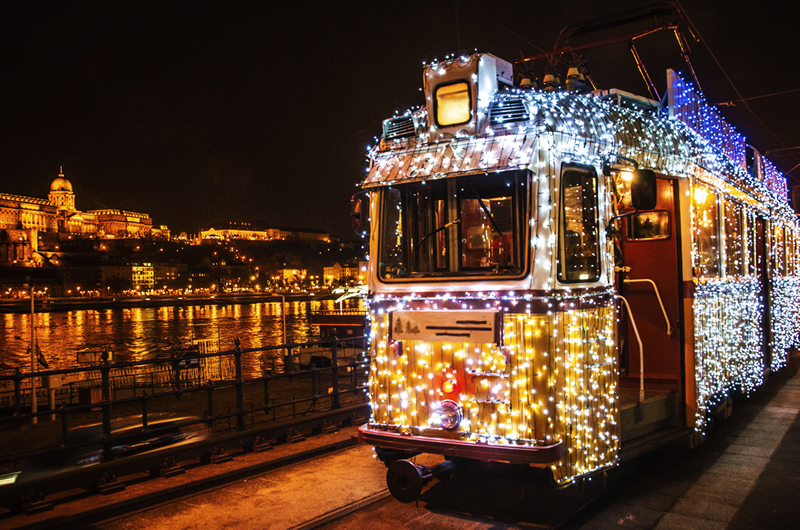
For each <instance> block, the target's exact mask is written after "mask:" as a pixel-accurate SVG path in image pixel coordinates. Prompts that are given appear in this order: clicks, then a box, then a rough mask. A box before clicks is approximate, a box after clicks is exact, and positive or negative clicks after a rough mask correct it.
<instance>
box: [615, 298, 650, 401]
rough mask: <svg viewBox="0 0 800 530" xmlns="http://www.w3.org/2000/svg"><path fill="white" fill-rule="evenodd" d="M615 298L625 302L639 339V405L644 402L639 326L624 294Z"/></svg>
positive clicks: (642, 357)
mask: <svg viewBox="0 0 800 530" xmlns="http://www.w3.org/2000/svg"><path fill="white" fill-rule="evenodd" d="M617 298H619V299H620V300H622V301H623V302H625V307H626V308H627V310H628V318H630V319H631V325H632V326H633V333H634V334H635V335H636V340H638V341H639V404H640V405H641V404H642V403H644V346H642V337H640V336H639V328H637V327H636V319H635V318H633V313H632V312H631V305H630V304H629V303H628V301H627V300H626V299H625V297H624V296H622V295H620V294H618V295H617Z"/></svg>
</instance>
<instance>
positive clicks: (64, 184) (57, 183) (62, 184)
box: [50, 173, 72, 191]
mask: <svg viewBox="0 0 800 530" xmlns="http://www.w3.org/2000/svg"><path fill="white" fill-rule="evenodd" d="M50 191H72V183H71V182H70V181H69V180H67V179H65V178H64V173H59V174H58V177H56V179H55V180H53V183H52V184H50Z"/></svg>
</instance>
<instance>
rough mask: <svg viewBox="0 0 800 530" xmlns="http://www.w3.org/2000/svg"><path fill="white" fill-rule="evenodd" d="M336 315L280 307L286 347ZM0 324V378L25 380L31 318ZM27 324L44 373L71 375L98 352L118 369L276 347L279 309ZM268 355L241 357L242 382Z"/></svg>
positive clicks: (83, 314)
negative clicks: (177, 355) (314, 319)
mask: <svg viewBox="0 0 800 530" xmlns="http://www.w3.org/2000/svg"><path fill="white" fill-rule="evenodd" d="M358 304H359V302H358V300H345V301H344V302H342V304H341V307H343V308H356V307H358ZM339 307H340V304H334V302H333V301H332V300H315V301H302V302H301V301H287V302H286V304H285V310H286V338H287V340H288V341H289V342H290V343H304V342H312V341H314V340H317V339H318V337H319V328H318V327H317V326H314V325H312V323H311V315H312V313H314V312H316V311H320V310H333V309H338V308H339ZM0 323H2V325H1V326H0V374H2V375H8V374H10V373H12V371H13V370H14V368H16V367H20V370H21V371H23V372H30V365H31V361H30V351H29V350H28V344H29V342H28V341H29V340H30V335H31V315H30V314H2V315H0ZM34 324H35V326H36V338H37V342H38V344H39V348H40V349H41V351H42V354H43V355H44V356H45V358H46V359H47V362H48V364H49V367H50V369H51V370H52V369H63V368H73V367H77V366H79V365H78V364H77V356H78V353H79V352H98V351H102V350H103V349H108V350H109V351H111V352H112V362H125V361H136V360H144V359H153V358H159V357H168V356H169V355H170V349H171V348H172V347H173V346H179V345H185V344H190V343H191V342H192V340H195V339H210V340H212V341H213V342H214V343H215V345H216V344H219V347H220V349H221V350H222V351H229V350H232V349H233V347H234V339H235V338H236V337H237V336H238V337H239V338H240V340H241V347H242V348H259V347H264V346H277V345H280V344H282V343H283V340H282V336H283V332H282V307H281V303H280V302H259V303H250V304H236V305H233V304H231V305H195V306H186V307H154V308H124V309H120V308H115V309H99V310H80V311H66V312H52V313H37V314H35V315H34ZM16 337H19V338H16ZM275 353H277V352H275ZM269 355H273V353H258V354H251V355H249V356H248V355H246V356H245V358H244V369H245V372H246V375H257V374H258V370H257V366H259V365H260V363H261V362H262V361H263V360H264V357H266V356H269ZM40 369H41V370H44V368H40ZM258 375H260V374H258Z"/></svg>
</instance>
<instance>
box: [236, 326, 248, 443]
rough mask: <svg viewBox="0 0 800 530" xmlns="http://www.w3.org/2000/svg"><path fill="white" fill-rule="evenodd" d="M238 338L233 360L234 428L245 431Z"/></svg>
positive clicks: (240, 355) (240, 353) (240, 352)
mask: <svg viewBox="0 0 800 530" xmlns="http://www.w3.org/2000/svg"><path fill="white" fill-rule="evenodd" d="M239 344H240V343H239V337H236V339H235V340H234V349H233V358H234V362H235V365H236V428H237V429H239V430H240V431H243V430H245V429H246V427H245V425H244V381H243V378H242V348H241V347H240V346H239Z"/></svg>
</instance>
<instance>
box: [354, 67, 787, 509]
mask: <svg viewBox="0 0 800 530" xmlns="http://www.w3.org/2000/svg"><path fill="white" fill-rule="evenodd" d="M423 81H424V95H425V104H424V105H422V106H421V107H420V108H418V109H415V110H412V111H409V112H407V113H406V114H404V115H399V116H395V117H393V118H390V119H387V120H385V121H384V123H383V135H382V138H381V139H380V142H379V144H378V145H376V146H375V147H374V148H373V149H371V151H370V152H369V160H370V167H369V170H368V173H367V175H366V178H365V180H364V181H363V183H362V188H363V189H362V191H361V192H360V193H359V194H357V195H356V196H355V197H354V212H355V214H354V215H355V216H356V217H360V219H361V220H362V221H361V222H362V224H361V228H362V229H363V230H364V233H365V234H366V233H368V234H369V235H368V238H369V264H370V267H369V293H370V294H369V297H368V305H369V315H370V318H371V332H370V338H371V347H370V348H371V362H370V373H369V392H370V399H371V407H372V414H371V417H370V419H369V421H368V423H367V424H365V425H364V426H362V427H361V429H360V431H359V437H360V440H361V441H362V442H363V443H366V444H370V445H373V446H374V447H375V448H376V452H377V454H378V456H379V457H380V458H381V460H383V461H384V463H385V464H386V465H387V467H388V468H389V471H388V473H387V480H388V483H389V487H390V490H391V491H392V493H393V494H394V495H395V497H397V498H398V499H400V500H404V501H412V500H414V499H416V498H417V496H418V495H419V493H420V491H421V488H422V484H423V483H424V482H425V481H426V480H427V479H428V478H429V477H430V476H431V475H432V474H433V475H436V474H437V470H436V469H430V468H425V467H424V466H416V465H414V464H413V463H411V462H410V461H409V459H410V458H412V457H413V456H414V455H418V454H421V453H433V454H441V455H443V456H444V457H445V458H446V460H445V462H444V463H443V464H442V466H443V468H449V466H450V465H452V463H453V462H457V461H458V460H459V459H477V460H492V461H500V462H510V463H516V464H521V465H529V466H537V467H541V468H543V469H545V470H548V472H550V473H552V477H553V479H554V480H555V482H556V483H558V484H569V483H571V482H573V481H576V480H578V479H580V478H581V477H585V476H588V475H591V474H593V473H597V472H601V471H603V470H606V469H607V468H609V467H610V466H614V465H616V464H618V463H619V462H620V460H621V459H623V458H625V455H626V454H634V453H636V452H641V451H643V450H650V449H651V448H653V447H656V446H658V445H659V444H664V443H667V442H671V441H674V440H676V439H677V438H680V437H682V438H683V439H685V440H686V439H688V440H690V441H691V443H692V444H697V443H699V442H701V441H702V440H703V439H704V437H705V435H706V431H707V428H708V425H709V422H712V421H714V420H715V419H716V418H718V417H719V416H720V415H723V416H724V415H725V414H726V410H730V403H731V396H734V395H736V394H739V393H744V394H747V393H748V392H750V391H752V390H753V389H755V388H756V387H758V386H759V385H760V384H761V383H762V382H763V381H764V380H765V378H766V377H767V376H768V374H769V373H770V372H771V371H775V370H778V369H780V368H781V367H782V366H783V365H785V364H786V362H787V356H788V352H789V350H790V348H792V347H793V346H794V345H795V344H796V343H797V339H798V325H799V324H800V315H798V310H799V309H800V299H799V298H800V290H799V289H798V284H799V283H800V277H799V276H800V269H799V267H800V264H799V263H798V248H797V247H798V244H799V243H800V222H799V221H798V216H797V215H796V214H795V213H794V211H793V210H792V208H791V207H790V204H789V202H788V200H787V185H786V179H785V177H784V176H783V175H782V174H781V173H780V172H779V171H778V170H777V169H776V167H775V166H774V165H773V164H772V163H770V161H769V160H767V159H766V158H765V157H763V156H762V155H760V154H759V153H758V152H757V151H756V150H755V149H753V148H752V147H750V146H749V145H747V143H746V141H745V139H744V138H743V137H742V136H741V135H740V134H738V133H737V132H736V131H735V130H734V129H733V128H732V127H731V126H729V125H728V124H726V123H725V121H724V119H723V118H722V117H721V116H720V114H719V113H718V111H717V110H716V109H714V108H713V107H712V106H710V105H708V104H707V103H706V102H705V100H704V99H703V98H702V96H700V95H699V94H698V93H697V92H696V91H695V89H694V88H693V87H692V85H691V84H690V83H689V82H687V81H685V80H684V79H682V78H681V77H680V76H679V75H678V74H676V73H675V72H673V71H668V72H667V86H668V93H667V94H666V96H665V97H664V99H663V100H662V101H656V100H652V99H649V98H645V97H640V96H636V95H633V94H630V93H626V92H623V91H619V90H605V91H597V90H592V89H591V87H588V86H587V83H586V82H585V80H584V79H583V77H582V75H581V73H580V71H579V70H578V69H573V70H570V74H569V76H568V77H567V83H566V84H565V85H563V86H562V85H559V84H558V83H556V82H551V83H549V84H548V83H544V84H543V86H541V87H535V86H530V85H529V83H528V82H527V81H524V80H523V81H522V82H520V81H519V79H516V80H515V77H514V72H513V65H512V64H511V63H509V62H506V61H504V60H502V59H500V58H498V57H496V56H494V55H491V54H481V53H475V54H472V55H465V56H460V57H453V58H450V59H448V60H445V61H441V62H435V63H433V64H428V65H426V66H425V67H424V72H423ZM515 81H516V82H515ZM570 81H571V82H570ZM367 222H368V223H369V227H368V228H369V230H368V231H367V227H366V225H367ZM437 467H438V466H437Z"/></svg>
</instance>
